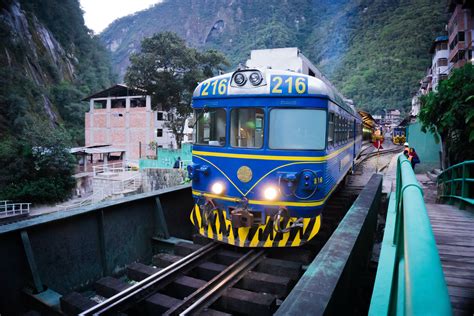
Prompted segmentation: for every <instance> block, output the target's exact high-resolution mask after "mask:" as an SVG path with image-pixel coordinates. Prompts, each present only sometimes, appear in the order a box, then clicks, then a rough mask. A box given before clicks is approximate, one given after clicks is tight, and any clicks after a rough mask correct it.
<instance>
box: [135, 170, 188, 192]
mask: <svg viewBox="0 0 474 316" xmlns="http://www.w3.org/2000/svg"><path fill="white" fill-rule="evenodd" d="M140 172H141V174H142V190H143V192H151V191H154V190H160V189H165V188H171V187H175V186H177V185H180V184H182V183H183V182H184V181H185V180H186V178H187V172H186V171H185V170H182V169H141V170H140Z"/></svg>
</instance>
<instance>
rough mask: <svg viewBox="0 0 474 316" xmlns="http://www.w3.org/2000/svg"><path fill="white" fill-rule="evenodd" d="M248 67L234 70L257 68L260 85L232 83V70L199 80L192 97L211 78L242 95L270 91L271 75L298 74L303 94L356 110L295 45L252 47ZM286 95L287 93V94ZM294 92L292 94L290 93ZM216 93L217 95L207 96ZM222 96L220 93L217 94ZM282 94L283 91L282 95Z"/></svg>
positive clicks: (198, 93) (227, 93) (232, 92)
mask: <svg viewBox="0 0 474 316" xmlns="http://www.w3.org/2000/svg"><path fill="white" fill-rule="evenodd" d="M246 64H247V68H244V69H238V70H237V71H242V72H247V71H248V72H251V71H252V70H258V71H260V73H261V74H262V76H263V78H264V80H263V82H262V84H260V85H259V86H252V85H249V84H247V85H245V86H242V87H241V86H235V85H231V84H230V81H231V79H232V75H233V74H234V73H235V72H232V73H227V74H223V75H220V76H216V77H213V78H210V79H207V80H205V81H203V82H201V83H200V84H199V85H198V86H197V87H196V89H195V90H194V94H193V97H194V98H201V97H205V96H203V95H201V92H202V89H203V86H204V85H209V84H210V82H213V81H215V80H221V79H228V81H227V84H228V88H227V91H226V96H227V97H229V96H244V95H269V96H270V95H271V96H277V95H275V94H272V93H271V91H270V82H271V78H272V76H301V77H304V78H306V79H307V85H308V87H307V88H308V90H307V93H305V94H306V95H318V96H327V97H328V98H329V99H331V100H333V101H334V102H336V103H338V104H339V105H341V106H347V107H348V108H350V109H351V110H352V111H353V112H354V113H356V111H355V108H354V106H353V104H351V103H350V102H345V99H344V98H343V96H342V95H340V94H339V92H338V91H337V90H336V89H335V88H334V86H333V85H332V84H331V83H330V82H329V80H328V79H327V78H326V77H324V75H323V74H322V73H321V72H320V71H319V70H318V69H317V68H316V67H315V66H314V65H313V64H312V63H311V62H310V61H309V60H308V59H307V58H306V57H305V56H304V55H303V54H301V52H300V51H299V50H298V49H297V48H296V47H290V48H276V49H260V50H252V51H251V54H250V59H249V60H247V63H246ZM286 96H288V95H286ZM291 96H293V97H294V96H295V95H291ZM209 97H217V96H215V95H214V96H209ZM220 97H222V96H220ZM281 97H285V95H281Z"/></svg>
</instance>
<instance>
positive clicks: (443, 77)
mask: <svg viewBox="0 0 474 316" xmlns="http://www.w3.org/2000/svg"><path fill="white" fill-rule="evenodd" d="M446 79H448V75H439V81H443V80H446Z"/></svg>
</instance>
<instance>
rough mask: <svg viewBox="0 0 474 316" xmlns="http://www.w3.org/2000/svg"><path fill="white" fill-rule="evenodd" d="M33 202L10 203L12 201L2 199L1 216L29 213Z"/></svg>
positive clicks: (0, 203)
mask: <svg viewBox="0 0 474 316" xmlns="http://www.w3.org/2000/svg"><path fill="white" fill-rule="evenodd" d="M30 205H31V203H10V201H0V218H7V217H12V216H18V215H28V214H29V213H30Z"/></svg>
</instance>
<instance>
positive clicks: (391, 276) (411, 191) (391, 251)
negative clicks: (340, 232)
mask: <svg viewBox="0 0 474 316" xmlns="http://www.w3.org/2000/svg"><path fill="white" fill-rule="evenodd" d="M394 193H395V194H393V193H392V194H391V195H390V201H389V207H388V211H387V220H386V224H385V233H384V237H383V242H382V250H381V253H380V259H379V265H378V268H377V276H376V279H375V285H374V291H373V294H372V301H371V303H370V310H369V315H374V316H380V315H451V314H452V309H451V302H450V299H449V295H448V288H447V286H446V281H445V279H444V275H443V269H442V267H441V261H440V258H439V254H438V249H437V248H436V242H435V239H434V236H433V231H432V229H431V225H430V221H429V218H428V214H427V212H426V207H425V202H424V200H423V191H422V189H421V187H420V185H419V184H418V182H417V180H416V177H415V173H414V172H413V169H412V167H411V164H410V161H408V159H406V158H405V157H404V156H403V155H400V156H399V157H398V160H397V188H396V192H394Z"/></svg>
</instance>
